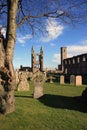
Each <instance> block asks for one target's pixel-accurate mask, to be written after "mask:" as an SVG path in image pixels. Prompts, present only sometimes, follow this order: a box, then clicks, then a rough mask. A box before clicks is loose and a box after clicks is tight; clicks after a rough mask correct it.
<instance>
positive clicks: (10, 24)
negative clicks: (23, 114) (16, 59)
mask: <svg viewBox="0 0 87 130" xmlns="http://www.w3.org/2000/svg"><path fill="white" fill-rule="evenodd" d="M7 2H8V19H7V34H6V46H5V47H4V50H5V58H4V60H5V61H4V66H3V67H1V69H0V73H1V76H2V80H3V86H4V92H3V93H2V94H0V99H1V104H0V107H1V108H0V109H1V112H3V113H4V114H7V113H11V112H13V111H14V110H15V108H14V102H15V99H14V88H15V73H14V67H13V64H12V59H13V54H14V46H15V40H16V13H17V6H18V0H7Z"/></svg>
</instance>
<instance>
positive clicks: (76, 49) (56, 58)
mask: <svg viewBox="0 0 87 130" xmlns="http://www.w3.org/2000/svg"><path fill="white" fill-rule="evenodd" d="M84 53H87V45H71V46H67V58H69V57H73V56H77V55H80V54H84ZM60 56H61V54H60V53H55V54H54V55H53V60H52V62H54V63H58V64H60V62H61V61H60Z"/></svg>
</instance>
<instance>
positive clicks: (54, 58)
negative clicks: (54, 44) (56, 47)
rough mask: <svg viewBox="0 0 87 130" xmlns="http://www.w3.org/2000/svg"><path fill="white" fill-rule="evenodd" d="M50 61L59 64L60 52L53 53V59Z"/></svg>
mask: <svg viewBox="0 0 87 130" xmlns="http://www.w3.org/2000/svg"><path fill="white" fill-rule="evenodd" d="M52 61H53V62H55V63H58V64H59V63H60V54H58V53H55V54H54V55H53V60H52Z"/></svg>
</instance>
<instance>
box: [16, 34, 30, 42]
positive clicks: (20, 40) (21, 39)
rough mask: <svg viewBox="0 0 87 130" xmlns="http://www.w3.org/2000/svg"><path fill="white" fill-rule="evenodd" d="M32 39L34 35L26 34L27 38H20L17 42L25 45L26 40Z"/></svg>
mask: <svg viewBox="0 0 87 130" xmlns="http://www.w3.org/2000/svg"><path fill="white" fill-rule="evenodd" d="M31 38H32V35H30V34H26V35H25V36H19V37H18V38H17V40H18V42H19V43H25V41H26V40H28V39H31Z"/></svg>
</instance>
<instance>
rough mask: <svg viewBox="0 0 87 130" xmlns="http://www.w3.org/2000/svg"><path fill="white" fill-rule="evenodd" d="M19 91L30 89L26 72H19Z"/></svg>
mask: <svg viewBox="0 0 87 130" xmlns="http://www.w3.org/2000/svg"><path fill="white" fill-rule="evenodd" d="M19 75H20V76H19V84H18V91H29V83H28V81H27V75H26V73H25V72H21V73H20V74H19Z"/></svg>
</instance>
